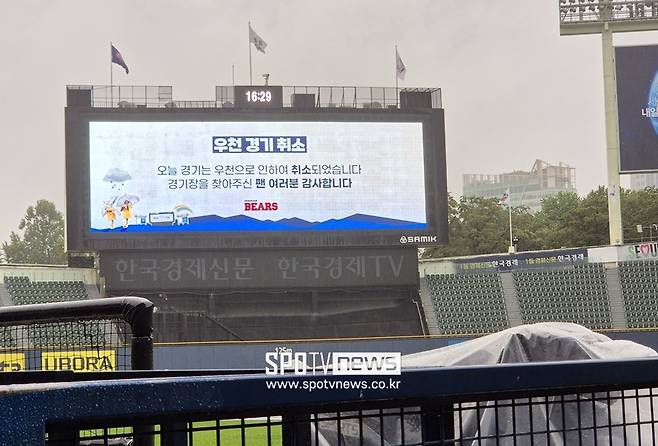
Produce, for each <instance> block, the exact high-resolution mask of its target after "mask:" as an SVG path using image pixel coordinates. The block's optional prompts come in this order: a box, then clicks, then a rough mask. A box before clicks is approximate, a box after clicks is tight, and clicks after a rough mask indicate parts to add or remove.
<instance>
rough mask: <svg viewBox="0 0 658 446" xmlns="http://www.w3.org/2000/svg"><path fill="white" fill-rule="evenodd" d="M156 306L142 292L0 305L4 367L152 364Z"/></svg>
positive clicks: (115, 367)
mask: <svg viewBox="0 0 658 446" xmlns="http://www.w3.org/2000/svg"><path fill="white" fill-rule="evenodd" d="M153 308H154V307H153V304H152V303H151V302H150V301H149V300H146V299H143V298H140V297H115V298H107V299H95V300H79V301H73V302H57V303H46V304H33V305H15V306H9V307H2V308H0V369H1V370H2V371H23V370H43V371H116V370H130V369H133V370H150V369H151V368H153V337H152V332H153Z"/></svg>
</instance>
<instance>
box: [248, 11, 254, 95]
mask: <svg viewBox="0 0 658 446" xmlns="http://www.w3.org/2000/svg"><path fill="white" fill-rule="evenodd" d="M247 25H249V85H254V80H253V77H252V74H251V22H247Z"/></svg>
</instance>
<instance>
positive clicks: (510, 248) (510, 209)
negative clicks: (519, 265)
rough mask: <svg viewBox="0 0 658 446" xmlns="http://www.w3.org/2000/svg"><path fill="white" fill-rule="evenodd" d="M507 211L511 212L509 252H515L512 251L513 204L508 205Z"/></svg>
mask: <svg viewBox="0 0 658 446" xmlns="http://www.w3.org/2000/svg"><path fill="white" fill-rule="evenodd" d="M507 209H508V210H509V252H510V253H511V252H513V251H512V249H513V247H514V245H513V244H512V202H511V201H510V202H508V203H507Z"/></svg>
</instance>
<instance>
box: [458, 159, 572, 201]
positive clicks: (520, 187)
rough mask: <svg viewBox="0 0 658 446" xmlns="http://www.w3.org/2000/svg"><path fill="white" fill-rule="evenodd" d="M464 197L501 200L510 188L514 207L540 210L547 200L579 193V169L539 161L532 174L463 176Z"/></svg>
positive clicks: (522, 172) (528, 172)
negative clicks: (577, 171)
mask: <svg viewBox="0 0 658 446" xmlns="http://www.w3.org/2000/svg"><path fill="white" fill-rule="evenodd" d="M462 178H463V195H464V196H465V197H485V198H496V199H498V198H500V197H501V196H502V195H503V193H504V192H505V191H506V190H507V189H508V188H509V190H510V202H511V203H512V206H514V207H516V206H526V207H528V208H529V209H530V212H537V211H538V210H540V209H541V200H542V198H544V197H548V196H551V195H555V194H557V193H558V192H563V191H564V192H575V191H576V169H575V168H573V167H571V166H569V165H567V164H565V163H562V162H559V163H558V164H557V165H552V164H549V163H547V162H546V161H542V160H539V159H538V160H536V161H535V163H534V164H533V166H532V169H530V171H524V170H515V171H513V172H509V173H501V174H495V175H478V174H465V175H463V177H462Z"/></svg>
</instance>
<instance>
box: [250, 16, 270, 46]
mask: <svg viewBox="0 0 658 446" xmlns="http://www.w3.org/2000/svg"><path fill="white" fill-rule="evenodd" d="M249 42H250V43H253V44H254V46H255V47H256V49H257V50H258V51H260V52H261V53H264V52H265V48H267V42H265V41H264V40H263V39H261V37H260V36H259V35H258V34H256V31H254V30H253V29H252V28H251V23H250V24H249Z"/></svg>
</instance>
